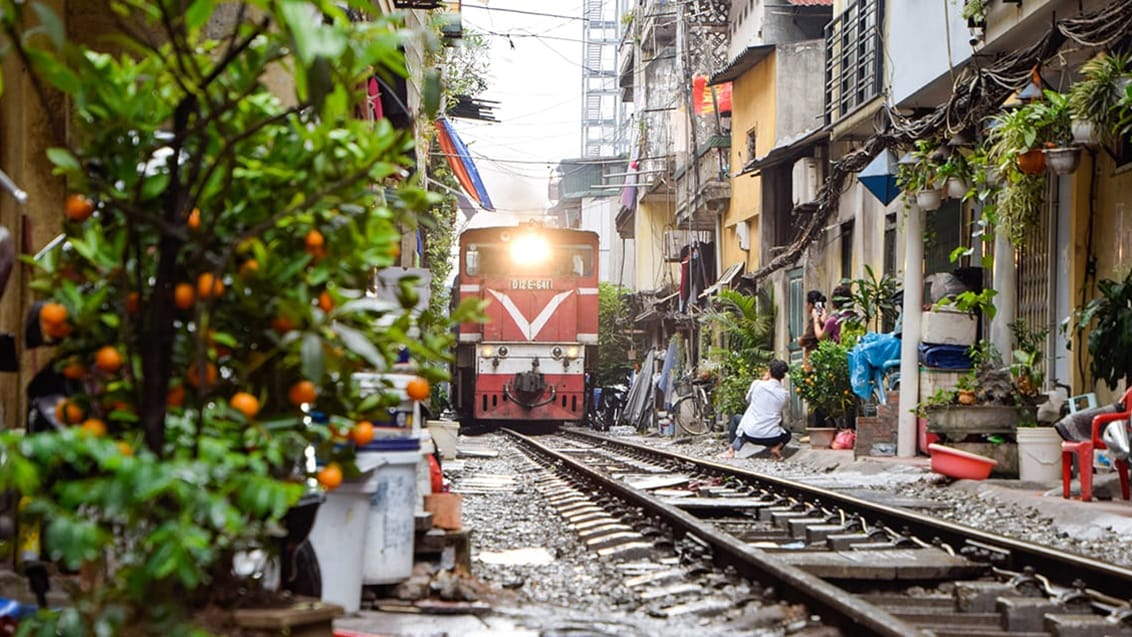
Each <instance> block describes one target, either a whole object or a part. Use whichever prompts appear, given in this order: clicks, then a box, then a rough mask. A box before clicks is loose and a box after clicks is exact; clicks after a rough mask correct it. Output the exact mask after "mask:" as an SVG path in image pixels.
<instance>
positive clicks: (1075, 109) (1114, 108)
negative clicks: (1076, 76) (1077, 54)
mask: <svg viewBox="0 0 1132 637" xmlns="http://www.w3.org/2000/svg"><path fill="white" fill-rule="evenodd" d="M1080 71H1081V79H1080V80H1079V81H1077V82H1075V83H1074V84H1073V85H1072V86H1071V87H1069V112H1070V114H1071V116H1072V121H1071V130H1072V133H1073V139H1074V141H1075V142H1076V143H1078V144H1083V145H1091V146H1095V145H1097V144H1098V143H1106V142H1109V141H1112V139H1113V138H1114V137H1115V136H1116V133H1117V128H1118V122H1119V119H1120V118H1119V104H1120V101H1121V98H1122V97H1123V95H1124V90H1123V89H1124V87H1126V86H1127V84H1128V81H1129V79H1130V78H1132V55H1129V54H1127V53H1099V54H1097V55H1096V56H1095V57H1093V58H1092V59H1090V60H1089V61H1088V62H1085V63H1084V64H1083V65H1081V69H1080Z"/></svg>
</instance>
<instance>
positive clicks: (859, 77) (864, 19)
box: [825, 0, 884, 124]
mask: <svg viewBox="0 0 1132 637" xmlns="http://www.w3.org/2000/svg"><path fill="white" fill-rule="evenodd" d="M883 9H884V2H883V0H853V1H851V2H849V3H847V5H846V8H845V11H842V12H841V14H840V15H838V16H837V17H836V18H834V19H833V21H832V22H830V23H829V24H828V25H826V27H825V46H826V61H825V122H826V124H833V123H836V122H838V121H840V120H842V119H844V118H845V117H846V116H847V115H850V114H851V113H853V112H854V111H856V110H857V109H858V108H860V107H861V106H863V105H864V104H865V103H867V102H868V101H870V100H872V99H873V98H874V97H877V96H878V95H880V90H881V61H882V59H881V25H882V15H883Z"/></svg>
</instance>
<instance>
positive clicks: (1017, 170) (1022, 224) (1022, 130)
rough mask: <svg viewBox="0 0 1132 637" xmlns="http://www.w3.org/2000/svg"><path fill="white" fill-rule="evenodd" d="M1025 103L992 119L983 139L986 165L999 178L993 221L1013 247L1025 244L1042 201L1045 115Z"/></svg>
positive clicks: (1044, 167)
mask: <svg viewBox="0 0 1132 637" xmlns="http://www.w3.org/2000/svg"><path fill="white" fill-rule="evenodd" d="M1035 104H1036V103H1031V104H1027V105H1025V106H1023V107H1021V108H1018V109H1015V110H1013V111H1010V112H1008V113H1004V114H1002V115H999V116H997V117H995V118H993V120H992V122H991V126H990V130H989V132H988V135H987V139H986V142H985V143H986V154H987V159H988V160H989V162H990V163H991V164H992V165H994V166H995V167H996V168H997V171H998V173H999V175H1000V176H1001V180H1002V182H1001V184H1000V186H999V188H1000V190H998V191H997V196H996V198H995V209H994V214H995V219H996V221H997V223H998V225H999V226H1000V228H1001V229H1002V230H1003V231H1004V232H1005V233H1006V235H1007V237H1009V239H1010V240H1011V242H1012V243H1014V245H1016V246H1017V245H1021V244H1022V243H1023V242H1024V241H1025V236H1026V232H1027V230H1028V229H1029V228H1030V227H1032V226H1033V225H1034V224H1035V223H1036V222H1037V219H1038V217H1039V215H1040V213H1041V210H1042V204H1043V202H1044V200H1045V190H1046V178H1045V174H1044V173H1045V170H1046V165H1045V153H1044V152H1042V151H1043V148H1042V147H1043V146H1044V142H1045V141H1046V140H1047V139H1049V131H1048V130H1047V129H1046V128H1045V127H1044V122H1046V121H1047V116H1048V114H1049V113H1048V112H1047V111H1044V110H1042V109H1036V108H1034V107H1035Z"/></svg>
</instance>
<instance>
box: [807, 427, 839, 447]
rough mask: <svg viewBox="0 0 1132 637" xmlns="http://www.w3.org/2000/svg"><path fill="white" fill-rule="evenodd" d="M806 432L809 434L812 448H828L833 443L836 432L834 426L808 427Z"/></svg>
mask: <svg viewBox="0 0 1132 637" xmlns="http://www.w3.org/2000/svg"><path fill="white" fill-rule="evenodd" d="M806 433H807V434H809V436H810V446H811V447H813V448H814V449H829V446H830V445H831V444H833V436H834V435H835V434H836V433H837V429H836V428H835V427H808V428H807V429H806Z"/></svg>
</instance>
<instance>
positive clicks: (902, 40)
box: [884, 0, 1030, 106]
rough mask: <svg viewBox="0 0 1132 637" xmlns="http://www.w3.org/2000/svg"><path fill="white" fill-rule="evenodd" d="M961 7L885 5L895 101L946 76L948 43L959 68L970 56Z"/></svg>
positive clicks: (888, 73) (906, 0)
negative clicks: (897, 61)
mask: <svg viewBox="0 0 1132 637" xmlns="http://www.w3.org/2000/svg"><path fill="white" fill-rule="evenodd" d="M1024 4H1030V3H1029V2H1026V3H1024ZM962 9H963V2H962V1H961V0H956V1H955V2H940V1H939V0H900V1H899V2H886V3H885V4H884V10H885V12H886V14H887V16H886V19H885V22H886V26H887V31H886V34H887V35H886V45H885V49H886V52H887V55H886V56H885V60H886V64H885V78H886V80H887V82H888V83H889V85H890V86H891V87H892V99H893V101H894V102H895V103H897V104H903V103H904V102H905V101H906V100H908V99H910V98H911V97H912V96H913V95H914V94H915V93H916V92H917V91H919V90H920V89H921V88H923V87H924V86H925V85H927V84H929V83H931V82H933V81H935V80H936V79H937V78H940V77H941V76H944V75H947V71H948V55H949V53H948V43H949V42H950V60H951V65H952V66H954V67H958V66H959V65H961V64H962V63H965V62H966V61H967V60H968V59H970V57H971V46H970V44H968V40H969V39H970V33H969V32H968V30H967V21H966V20H964V19H963V18H962V17H961V15H960V14H961V11H962ZM948 35H950V39H949V38H948ZM890 60H891V61H893V62H895V61H896V60H899V63H893V62H889V61H890ZM927 106H935V104H928V105H927Z"/></svg>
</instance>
